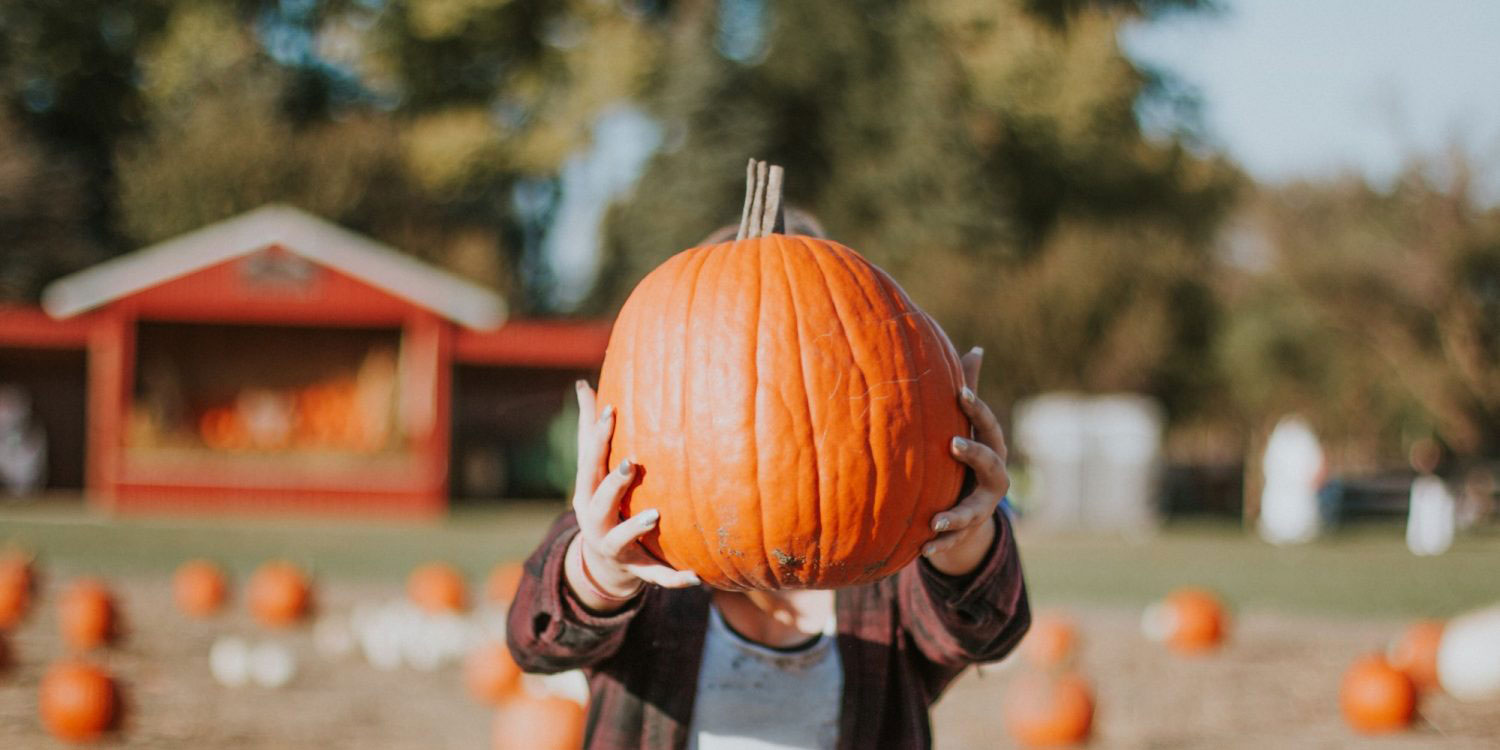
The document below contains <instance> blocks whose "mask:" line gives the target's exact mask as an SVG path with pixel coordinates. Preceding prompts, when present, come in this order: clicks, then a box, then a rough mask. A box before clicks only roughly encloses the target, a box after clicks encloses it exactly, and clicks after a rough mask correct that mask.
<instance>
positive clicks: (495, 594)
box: [484, 562, 521, 605]
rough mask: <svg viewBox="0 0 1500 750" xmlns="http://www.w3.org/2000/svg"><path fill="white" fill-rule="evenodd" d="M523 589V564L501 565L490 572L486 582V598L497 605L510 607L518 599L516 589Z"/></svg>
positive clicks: (509, 563)
mask: <svg viewBox="0 0 1500 750" xmlns="http://www.w3.org/2000/svg"><path fill="white" fill-rule="evenodd" d="M520 587H521V564H520V563H517V562H508V563H501V564H499V565H496V566H495V568H494V570H491V571H490V577H489V578H488V579H486V580H485V582H484V595H485V598H487V599H489V600H490V601H492V602H495V603H497V604H506V605H509V604H510V603H511V601H512V600H513V599H515V598H516V589H518V588H520Z"/></svg>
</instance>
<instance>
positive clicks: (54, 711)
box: [38, 662, 116, 742]
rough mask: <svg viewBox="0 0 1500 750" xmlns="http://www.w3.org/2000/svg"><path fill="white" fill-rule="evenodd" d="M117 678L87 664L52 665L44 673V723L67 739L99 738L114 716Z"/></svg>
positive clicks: (41, 704)
mask: <svg viewBox="0 0 1500 750" xmlns="http://www.w3.org/2000/svg"><path fill="white" fill-rule="evenodd" d="M115 704H116V697H115V685H114V680H112V679H110V676H109V674H108V673H106V672H105V671H104V670H102V669H100V668H98V667H95V666H91V665H88V664H81V663H74V662H65V663H61V664H56V665H53V666H52V668H50V669H48V670H47V674H46V675H45V676H44V677H42V686H41V693H40V697H39V701H38V710H39V712H40V713H41V717H42V724H43V725H45V726H46V727H47V731H49V732H51V733H52V735H53V736H55V737H57V738H58V739H61V740H65V741H67V742H88V741H90V740H94V739H97V738H98V737H99V735H101V734H103V733H104V731H105V730H106V729H109V727H110V725H111V724H112V723H113V722H114V719H115V710H116V705H115Z"/></svg>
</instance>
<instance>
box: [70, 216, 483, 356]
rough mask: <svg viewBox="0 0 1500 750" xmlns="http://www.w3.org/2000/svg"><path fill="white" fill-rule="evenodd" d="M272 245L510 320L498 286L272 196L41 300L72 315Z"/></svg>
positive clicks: (406, 291)
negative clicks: (490, 286)
mask: <svg viewBox="0 0 1500 750" xmlns="http://www.w3.org/2000/svg"><path fill="white" fill-rule="evenodd" d="M271 245H275V246H278V247H280V248H282V249H284V250H286V251H287V252H290V253H294V254H296V255H299V256H302V257H303V258H306V259H307V260H310V261H313V262H315V263H318V264H321V265H325V266H328V267H330V268H333V269H335V270H337V271H339V272H341V273H344V274H347V275H349V276H352V277H354V278H356V279H359V280H360V281H363V282H365V283H367V284H369V285H371V286H374V287H377V288H379V289H381V290H383V291H386V292H388V293H390V294H391V295H393V296H396V297H400V298H402V299H405V300H407V301H408V302H411V303H412V304H414V305H417V306H419V307H423V308H426V309H428V310H431V311H432V312H435V313H437V314H439V315H442V316H443V317H445V318H448V319H449V320H452V321H454V322H455V323H459V324H462V325H464V326H467V327H469V328H476V329H487V328H494V327H496V326H499V325H500V324H501V323H503V322H504V321H505V316H506V307H505V300H504V299H503V298H502V297H501V296H500V295H498V294H496V293H495V292H492V291H490V290H489V289H486V288H484V287H483V286H480V285H478V284H475V283H473V282H471V281H468V280H465V279H462V278H460V277H458V276H455V275H453V274H451V273H448V272H447V271H444V270H442V269H439V268H436V267H434V266H432V265H429V264H427V263H423V262H422V261H419V260H417V259H416V258H413V257H411V256H409V255H407V254H405V253H402V252H401V251H399V250H396V249H395V248H392V247H389V246H387V245H383V244H381V243H379V242H376V241H374V240H372V239H370V238H368V237H365V236H363V235H359V234H356V233H354V232H351V231H349V230H347V229H344V228H343V227H340V226H338V225H337V224H334V223H332V222H329V221H325V220H324V219H320V218H318V217H316V216H313V215H312V214H309V213H307V212H305V211H301V210H299V209H296V208H292V207H291V206H286V205H280V204H269V205H266V206H262V207H260V208H257V209H255V210H253V211H250V212H247V213H243V214H240V215H239V216H235V217H233V218H230V219H225V220H224V221H221V222H218V223H215V224H210V225H208V226H206V227H203V228H202V229H198V230H195V231H192V232H189V233H187V234H184V235H181V236H178V237H174V238H172V239H170V240H166V241H165V242H161V243H158V244H156V245H152V246H150V247H146V248H143V249H140V250H137V251H135V252H132V253H127V254H125V255H122V256H120V257H118V258H113V259H111V260H107V261H105V262H103V263H100V264H98V265H95V266H91V267H89V268H86V269H84V270H82V271H79V272H77V273H74V274H71V275H68V276H64V277H63V278H61V279H58V280H57V281H54V282H52V283H51V284H50V285H48V286H47V288H46V289H45V290H43V292H42V306H43V308H45V309H46V310H47V312H48V313H49V314H51V315H52V316H53V317H57V318H67V317H70V316H73V315H77V314H79V313H83V312H87V311H88V310H92V309H94V308H97V307H100V306H101V305H106V304H108V303H110V302H113V301H115V300H118V299H121V298H124V297H128V296H130V295H132V294H135V293H137V292H140V291H142V290H145V289H148V288H150V287H153V286H156V285H158V284H161V283H164V282H167V281H170V280H172V279H175V278H179V277H182V276H185V275H187V274H190V273H193V272H195V271H199V270H202V269H205V268H208V267H210V266H214V265H217V264H219V263H223V262H224V261H227V260H230V259H232V258H237V257H240V256H244V255H250V254H251V253H254V252H257V251H259V250H262V249H264V248H266V247H269V246H271Z"/></svg>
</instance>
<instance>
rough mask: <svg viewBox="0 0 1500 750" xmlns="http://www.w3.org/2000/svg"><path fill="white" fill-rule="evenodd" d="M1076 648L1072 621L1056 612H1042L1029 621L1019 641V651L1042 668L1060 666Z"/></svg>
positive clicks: (1070, 657) (1069, 658)
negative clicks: (1024, 633)
mask: <svg viewBox="0 0 1500 750" xmlns="http://www.w3.org/2000/svg"><path fill="white" fill-rule="evenodd" d="M1077 650H1078V629H1077V628H1076V627H1075V626H1074V625H1073V621H1072V620H1070V619H1068V618H1067V617H1064V616H1063V615H1060V614H1056V613H1042V614H1039V615H1037V616H1036V617H1035V618H1033V619H1032V621H1031V629H1030V630H1028V631H1026V638H1025V640H1023V641H1022V642H1021V651H1022V653H1024V654H1025V655H1026V659H1027V660H1028V661H1030V662H1031V663H1032V664H1033V665H1035V666H1037V667H1041V668H1044V669H1049V668H1055V667H1061V666H1064V665H1066V664H1067V663H1069V662H1071V661H1072V660H1073V656H1074V653H1075V652H1076V651H1077Z"/></svg>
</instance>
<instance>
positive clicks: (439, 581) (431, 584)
mask: <svg viewBox="0 0 1500 750" xmlns="http://www.w3.org/2000/svg"><path fill="white" fill-rule="evenodd" d="M467 588H468V586H467V584H465V583H464V576H463V574H462V573H460V572H458V570H456V569H455V568H454V567H453V566H452V565H448V564H447V563H440V562H434V563H427V564H426V565H422V566H420V567H418V568H417V569H416V570H413V571H412V572H411V575H410V576H408V577H407V579H406V595H407V596H409V597H411V600H412V601H413V602H416V604H417V606H418V607H421V608H422V609H423V610H425V611H427V612H432V613H439V612H462V611H464V610H465V609H467V608H468V606H469V595H468V592H467Z"/></svg>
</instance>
